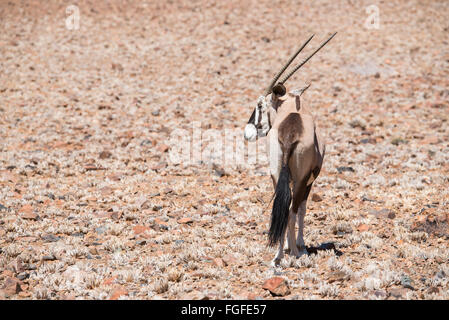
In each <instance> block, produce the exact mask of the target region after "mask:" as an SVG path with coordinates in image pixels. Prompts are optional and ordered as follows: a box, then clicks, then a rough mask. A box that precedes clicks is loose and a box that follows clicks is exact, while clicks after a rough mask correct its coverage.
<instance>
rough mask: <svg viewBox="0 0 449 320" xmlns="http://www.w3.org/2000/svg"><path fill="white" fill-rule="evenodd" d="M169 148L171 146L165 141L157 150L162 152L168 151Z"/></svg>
mask: <svg viewBox="0 0 449 320" xmlns="http://www.w3.org/2000/svg"><path fill="white" fill-rule="evenodd" d="M168 149H170V147H169V146H167V145H166V144H163V143H162V144H160V145H159V146H158V147H157V150H158V151H160V152H167V151H168Z"/></svg>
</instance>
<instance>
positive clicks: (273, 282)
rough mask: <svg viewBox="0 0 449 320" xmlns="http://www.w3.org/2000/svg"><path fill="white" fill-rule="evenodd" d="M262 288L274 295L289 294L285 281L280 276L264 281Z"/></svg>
mask: <svg viewBox="0 0 449 320" xmlns="http://www.w3.org/2000/svg"><path fill="white" fill-rule="evenodd" d="M262 289H265V290H268V291H270V293H271V294H272V295H274V296H281V297H283V296H286V295H288V294H290V289H289V287H288V284H287V281H286V280H285V279H284V278H282V277H273V278H271V279H268V280H266V281H265V282H264V284H263V286H262Z"/></svg>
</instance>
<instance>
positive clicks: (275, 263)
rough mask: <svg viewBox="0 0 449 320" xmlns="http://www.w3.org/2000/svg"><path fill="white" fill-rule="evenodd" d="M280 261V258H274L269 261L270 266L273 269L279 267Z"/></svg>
mask: <svg viewBox="0 0 449 320" xmlns="http://www.w3.org/2000/svg"><path fill="white" fill-rule="evenodd" d="M281 260H282V258H274V259H273V260H271V263H270V265H271V266H272V267H273V268H274V267H279V265H280V264H281Z"/></svg>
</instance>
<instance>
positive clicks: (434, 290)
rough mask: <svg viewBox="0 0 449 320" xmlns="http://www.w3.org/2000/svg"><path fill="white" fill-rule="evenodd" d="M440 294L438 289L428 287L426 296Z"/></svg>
mask: <svg viewBox="0 0 449 320" xmlns="http://www.w3.org/2000/svg"><path fill="white" fill-rule="evenodd" d="M439 292H440V289H439V288H438V287H430V288H429V289H427V293H428V294H437V293H439Z"/></svg>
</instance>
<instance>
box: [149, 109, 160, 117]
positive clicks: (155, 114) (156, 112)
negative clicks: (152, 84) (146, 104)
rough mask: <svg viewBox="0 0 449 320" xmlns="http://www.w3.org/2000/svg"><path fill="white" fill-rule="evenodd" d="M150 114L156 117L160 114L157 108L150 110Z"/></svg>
mask: <svg viewBox="0 0 449 320" xmlns="http://www.w3.org/2000/svg"><path fill="white" fill-rule="evenodd" d="M151 114H152V115H153V116H155V117H157V116H158V115H159V114H160V111H159V110H154V111H151Z"/></svg>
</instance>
